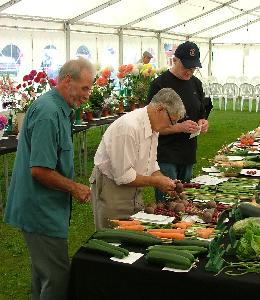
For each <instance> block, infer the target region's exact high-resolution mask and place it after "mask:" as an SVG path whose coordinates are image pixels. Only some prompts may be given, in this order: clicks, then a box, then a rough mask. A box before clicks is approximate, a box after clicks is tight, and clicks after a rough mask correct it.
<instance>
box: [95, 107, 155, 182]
mask: <svg viewBox="0 0 260 300" xmlns="http://www.w3.org/2000/svg"><path fill="white" fill-rule="evenodd" d="M157 144H158V133H157V132H153V131H152V128H151V124H150V120H149V117H148V113H147V107H144V108H139V109H136V110H134V111H132V112H130V113H128V114H126V115H124V116H122V117H120V118H119V119H117V120H116V121H114V122H113V123H112V124H111V125H110V126H109V127H108V129H107V130H106V132H105V134H104V135H103V138H102V140H101V142H100V144H99V147H98V149H97V152H96V155H95V158H94V163H95V166H97V167H98V168H99V170H100V171H101V172H102V174H104V175H106V176H107V177H108V178H110V179H112V180H114V181H115V183H116V184H118V185H120V184H127V183H130V182H132V181H134V180H135V179H136V175H148V176H150V175H151V174H152V173H154V172H155V171H158V170H160V168H159V165H158V163H157Z"/></svg>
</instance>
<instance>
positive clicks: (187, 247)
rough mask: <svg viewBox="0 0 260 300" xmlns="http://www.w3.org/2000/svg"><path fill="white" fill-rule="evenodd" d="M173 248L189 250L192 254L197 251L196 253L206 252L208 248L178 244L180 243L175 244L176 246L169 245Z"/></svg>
mask: <svg viewBox="0 0 260 300" xmlns="http://www.w3.org/2000/svg"><path fill="white" fill-rule="evenodd" d="M171 247H172V248H173V249H176V250H187V251H191V252H192V254H194V253H197V254H203V253H207V252H208V249H207V248H205V247H200V246H189V245H187V246H180V245H176V246H171Z"/></svg>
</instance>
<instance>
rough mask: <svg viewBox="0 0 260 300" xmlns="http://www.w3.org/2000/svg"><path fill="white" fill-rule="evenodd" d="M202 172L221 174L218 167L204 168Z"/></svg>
mask: <svg viewBox="0 0 260 300" xmlns="http://www.w3.org/2000/svg"><path fill="white" fill-rule="evenodd" d="M202 171H204V172H207V173H219V170H218V169H217V168H216V167H208V168H202Z"/></svg>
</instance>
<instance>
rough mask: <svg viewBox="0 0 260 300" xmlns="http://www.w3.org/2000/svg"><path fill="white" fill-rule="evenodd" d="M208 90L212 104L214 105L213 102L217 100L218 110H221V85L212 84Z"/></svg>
mask: <svg viewBox="0 0 260 300" xmlns="http://www.w3.org/2000/svg"><path fill="white" fill-rule="evenodd" d="M209 89H210V97H211V102H212V104H213V105H214V101H215V100H218V105H219V109H221V106H222V100H223V88H222V85H221V84H220V83H217V82H214V83H211V84H210V85H209Z"/></svg>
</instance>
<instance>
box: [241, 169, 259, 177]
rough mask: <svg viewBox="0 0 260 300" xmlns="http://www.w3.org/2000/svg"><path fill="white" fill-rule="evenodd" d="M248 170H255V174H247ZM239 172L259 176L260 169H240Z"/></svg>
mask: <svg viewBox="0 0 260 300" xmlns="http://www.w3.org/2000/svg"><path fill="white" fill-rule="evenodd" d="M248 171H256V173H255V174H247V172H248ZM240 174H242V175H246V176H260V170H258V169H242V170H241V171H240Z"/></svg>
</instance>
